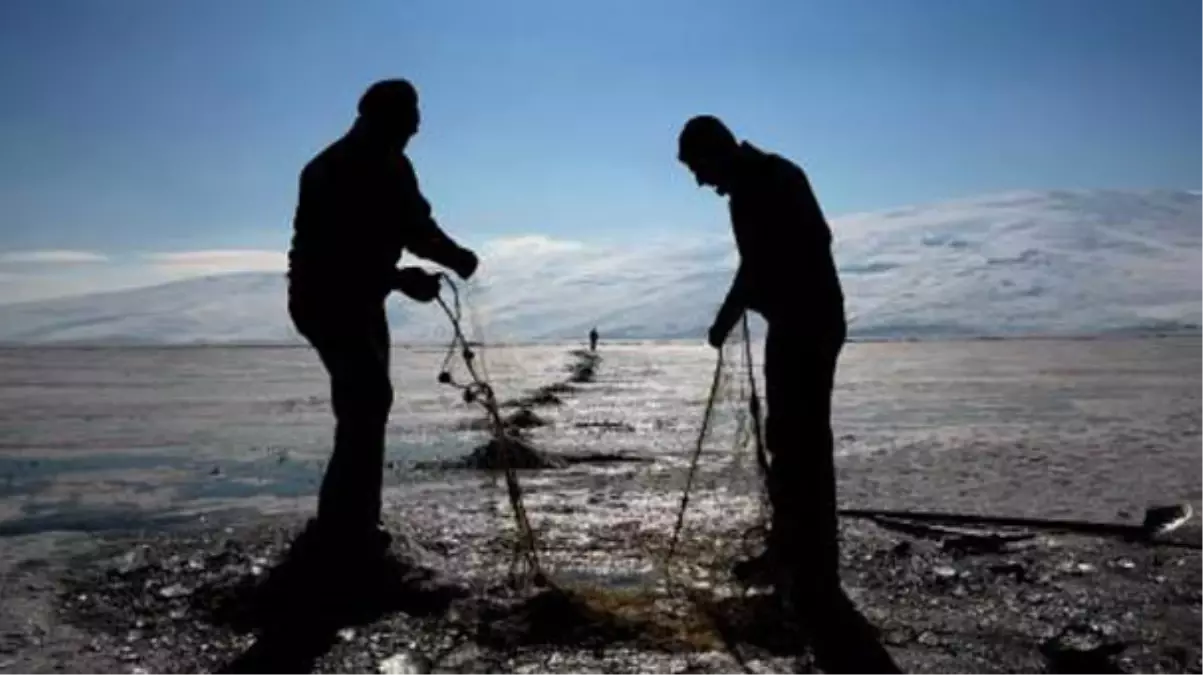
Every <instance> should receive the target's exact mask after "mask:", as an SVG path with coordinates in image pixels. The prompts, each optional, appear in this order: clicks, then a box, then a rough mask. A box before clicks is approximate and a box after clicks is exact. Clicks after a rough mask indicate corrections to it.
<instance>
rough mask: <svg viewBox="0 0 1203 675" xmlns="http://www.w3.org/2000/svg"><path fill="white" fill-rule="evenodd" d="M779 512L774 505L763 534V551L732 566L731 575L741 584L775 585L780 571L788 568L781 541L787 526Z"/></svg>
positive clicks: (754, 585) (783, 545) (785, 548)
mask: <svg viewBox="0 0 1203 675" xmlns="http://www.w3.org/2000/svg"><path fill="white" fill-rule="evenodd" d="M779 513H780V510H779V509H777V508H776V507H774V508H773V515H772V519H771V521H770V524H769V530H768V533H767V534H766V535H765V546H764V551H763V552H761V553H760V555H757V556H754V557H752V558H746V559H744V560H740V561H738V562H736V563H735V565H734V566H733V567H732V569H731V574H732V576H734V577H735V579H736V580H737V581H739V582H740V583H741V584H743V585H745V586H749V587H775V586H777V584H778V582H779V581H780V576H781V574H782V572H784V571H786V570H788V568H789V561H788V560H787V558H788V556H787V555H786V552H787V547H786V545H785V543H784V541H783V540H784V539H785V538H786V536H787V528H786V526H785V523H784V518H783V517H782V516H781V515H779Z"/></svg>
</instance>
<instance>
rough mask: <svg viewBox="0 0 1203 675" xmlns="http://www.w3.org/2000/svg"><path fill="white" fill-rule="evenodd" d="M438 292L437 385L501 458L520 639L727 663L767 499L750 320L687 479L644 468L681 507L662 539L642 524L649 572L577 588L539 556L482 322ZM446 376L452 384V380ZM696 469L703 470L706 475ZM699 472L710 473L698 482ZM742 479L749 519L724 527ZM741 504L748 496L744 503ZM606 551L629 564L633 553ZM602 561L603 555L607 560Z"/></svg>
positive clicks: (711, 404) (688, 444) (712, 391)
mask: <svg viewBox="0 0 1203 675" xmlns="http://www.w3.org/2000/svg"><path fill="white" fill-rule="evenodd" d="M444 286H445V288H447V289H448V291H449V292H448V293H447V295H448V296H449V297H442V296H441V297H439V298H438V304H439V306H440V308H441V309H442V311H443V313H444V314H445V315H446V318H447V320H448V321H449V323H450V325H451V330H452V334H453V337H452V340H451V344H450V345H449V347H448V349H447V352H446V355H445V358H444V360H443V364H442V367H441V369H440V374H439V380H440V382H442V383H443V384H445V385H447V386H451V387H455V388H457V389H459V390H460V391H461V393H462V396H463V398H464V401H465V402H467V403H471V404H477V405H478V406H479V408H480V411H481V412H482V413H483V414H484V416H485V417H486V419H487V422H488V425H487V428H488V432H489V436H490V438H491V443H490V446H491V447H492V448H495V450H496V455H497V466H496V467H494V468H495V470H494V471H491V474H492V476H493V477H494V480H495V482H494V484H496V479H497V478H500V479H501V482H503V483H504V488H505V499H506V505H507V506H508V508H507V509H504V510H502V509H498V510H496V511H495V514H496V517H497V518H499V519H501V518H504V519H505V520H504V522H498V523H497V529H498V530H499V531H503V532H506V533H507V534H509V535H510V539H511V543H512V551H513V553H512V558H511V564H510V569H509V575H510V584H511V586H513V587H515V588H518V589H525V590H526V591H529V592H531V593H532V594H531V595H530V596H529V602H528V604H527V607H526V609H527V612H526V615H525V617H524V620H525V622H526V623H525V624H524V626H523V629H524V630H526V631H528V632H529V633H532V634H534V633H546V634H547V635H538V636H536V635H532V637H538V638H540V639H543V640H544V641H547V640H548V639H549V638H550V637H551V636H550V634H551V633H554V634H555V635H558V636H560V638H562V639H564V640H567V639H568V636H571V642H573V643H574V644H577V645H582V644H587V643H589V642H590V641H595V640H602V641H613V642H619V641H629V642H634V643H638V644H641V645H643V646H645V647H651V648H657V649H666V650H694V651H708V650H713V649H722V648H725V649H727V650H729V651H732V652H733V653H734V652H735V651H736V650H737V644H736V643H737V642H738V639H737V638H736V637H734V636H736V635H738V634H739V632H740V630H739V629H738V627H737V626H735V625H734V623H736V622H739V621H741V619H740V618H739V617H738V616H733V615H732V612H731V611H730V609H731V607H730V601H731V600H732V599H738V598H746V597H747V596H748V594H749V589H746V588H738V587H736V586H733V585H732V584H731V583H729V582H728V581H727V577H729V571H730V568H731V565H732V563H733V562H734V561H736V560H738V559H740V558H747V557H752V556H754V555H756V554H757V553H758V552H759V551H758V549H759V547H760V546H762V545H763V535H764V533H765V530H766V527H765V524H766V522H767V516H768V503H767V496H766V493H765V491H764V490H763V489H762V488H761V487H760V486H761V485H762V484H763V481H762V478H763V471H764V470H765V469H766V466H765V461H766V460H765V454H764V446H763V441H762V433H761V429H762V426H761V425H762V417H761V413H760V406H759V396H758V389H757V378H756V374H757V373H756V369H755V364H754V362H753V359H752V353H753V350H752V345H751V341H750V328H749V325H748V320H747V317H746V316H745V317H744V319H743V321H742V322H741V325H740V326H739V327H738V328H737V329H736V330H735V331H733V332H732V335H731V336H730V338H729V339H728V341H727V342H726V343H725V345H724V346H723V348H722V349H721V350H719V352H718V353H717V358H716V363H715V368H714V372H713V376H712V379H711V382H710V386H709V391H708V392H707V396H706V399H705V408H704V410H703V411H702V414H701V418H700V419H699V420H698V421H697V422H696V426H695V431H696V435H693V436H692V438H689V440H685V439H684V438H683V439H682V440H681V445H682V446H685V447H683V448H682V449H683V450H684V453H683V455H684V458H685V468H684V470H683V471H682V469H681V468H680V467H679V466H669V467H668V468H665V467H663V466H657V465H658V464H659V462H656V463H653V464H651V465H649V466H650V467H652V468H651V469H649V470H648V471H647V472H646V475H645V476H644V478H643V480H644V483H643V485H645V486H646V488H647V489H648V490H649V491H651V492H656V493H658V494H661V495H668V496H670V497H676V496H677V495H679V498H678V500H677V502H676V504H674V506H673V507H672V509H671V510H672V513H671V514H665V515H670V516H671V518H668V519H664V521H663V522H665V523H666V524H667V528H668V529H660V528H654V526H652V525H649V526H648V527H649V529H653V531H648V532H645V533H643V536H640V537H639V539H638V541H637V542H636V546H635V548H636V549H637V550H638V552H639V555H640V556H641V557H642V558H643V561H642V563H643V567H644V568H645V569H650V570H652V573H651V574H647V575H644V576H642V577H641V578H640V580H639V581H638V582H636V583H624V584H621V585H619V584H611V583H606V582H604V581H602V582H598V581H596V580H593V581H589V580H581V579H580V578H579V577H578V576H577V575H573V574H571V573H567V572H568V571H567V570H564V569H562V567H561V565H560V561H561V559H560V558H552V557H548V556H543V555H541V553H542V550H541V547H540V537H539V534H538V532H539V531H540V527H539V523H538V522H537V521H538V518H537V516H536V517H534V518H532V515H531V513H530V512H529V511H528V509H527V506H526V500H525V496H526V493H525V492H524V490H523V487H522V480H521V477H520V474H519V468H517V467H520V466H522V458H521V456H520V453H522V452H525V451H528V450H529V449H530V448H531V447H532V444H531V443H530V441H529V440H526V439H522V440H521V441H520V440H519V439H517V438H516V437H515V436H514V435H513V434H512V433H511V431H510V430H509V429H508V428H507V424H506V421H505V418H504V416H503V414H502V410H501V404H500V403H499V400H498V394H497V392H496V390H495V388H494V386H493V384H492V383H491V382H490V380H489V375H488V369H487V366H486V364H485V358H484V349H485V344H486V342H485V339H484V334H483V331H482V330H481V326H482V321H481V317H480V316H479V315H478V314H477V313H476V312H474V311H472V310H473V305H474V304H475V303H472V302H470V301H469V300H468V299H467V298H466V297H461V294H460V290H459V288H458V287H457V286H456V285H455V283H454V282H452V281H451V280H450V279H447V278H445V277H444ZM464 295H465V296H467V295H468V293H467V292H466V293H465V294H464ZM465 324H469V325H470V326H471V334H472V335H473V336H474V339H470V338H469V333H468V332H467V330H466V329H465ZM593 358H594V359H595V360H594V361H593V363H596V362H597V360H596V357H593ZM453 370H454V371H455V372H456V373H457V376H456V377H453V376H452V374H451V373H452V372H453ZM728 443H730V445H729V446H728V445H727V444H728ZM669 454H672V453H669ZM715 458H717V460H718V461H717V462H715V461H713V460H714V459H715ZM703 460H705V461H706V462H708V463H709V464H708V466H707V467H705V468H704V467H703ZM703 473H708V474H709V475H708V476H707V477H706V478H703V477H702V474H703ZM682 474H684V475H683V476H682ZM682 480H683V481H684V483H683V484H682V483H681V481H682ZM741 480H742V481H755V485H754V486H752V487H751V488H750V489H749V490H747V491H746V494H747V495H748V496H750V498H751V500H752V501H753V504H751V505H750V509H747V508H745V511H748V510H750V511H751V513H750V514H749V513H745V514H744V518H743V519H742V520H743V523H742V524H741V523H739V522H738V521H739V520H740V519H739V518H735V517H732V513H733V510H732V509H731V508H729V504H730V502H731V500H732V498H733V497H734V495H733V494H732V493H731V492H730V491H729V487H730V484H731V483H732V482H734V481H741ZM707 482H708V484H706V483H707ZM745 485H746V483H745ZM747 501H748V499H747V498H746V497H745V499H744V504H745V505H746V504H747ZM702 503H706V504H707V505H708V506H709V508H708V509H706V510H705V511H706V513H708V514H710V515H711V518H710V519H709V520H707V519H698V518H696V517H692V516H696V512H697V511H698V509H697V507H698V505H699V504H702ZM505 511H508V513H506V512H505ZM544 531H545V530H544ZM590 545H591V546H593V544H590ZM615 548H618V547H615ZM597 552H598V551H596V550H595V551H594V553H597ZM614 552H615V553H616V554H620V555H628V556H629V555H630V547H627V549H626V550H624V551H617V550H616V551H614ZM600 553H601V554H602V555H605V554H606V551H605V550H602V551H600ZM724 608H725V609H726V611H724ZM742 620H743V621H745V622H747V621H748V620H749V619H747V618H746V617H745V618H744V619H742ZM743 628H744V629H750V628H751V627H750V626H744V627H743ZM737 658H738V655H737ZM741 661H742V660H741Z"/></svg>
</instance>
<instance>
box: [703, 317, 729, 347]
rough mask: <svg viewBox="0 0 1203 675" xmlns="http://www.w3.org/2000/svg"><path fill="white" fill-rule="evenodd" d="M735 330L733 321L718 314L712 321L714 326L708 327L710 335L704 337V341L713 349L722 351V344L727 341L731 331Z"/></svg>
mask: <svg viewBox="0 0 1203 675" xmlns="http://www.w3.org/2000/svg"><path fill="white" fill-rule="evenodd" d="M732 328H735V320H734V319H732V318H731V317H729V316H726V315H724V314H719V316H718V318H716V319H715V320H714V325H713V326H711V327H710V333H709V335H707V337H706V341H707V342H709V343H710V346H711V347H714V348H715V349H722V347H723V343H724V342H726V341H727V335H729V334H730V333H731V329H732Z"/></svg>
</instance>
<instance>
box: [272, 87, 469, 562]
mask: <svg viewBox="0 0 1203 675" xmlns="http://www.w3.org/2000/svg"><path fill="white" fill-rule="evenodd" d="M418 123H419V113H418V95H417V91H416V90H415V89H414V87H413V86H412V85H411V84H410V83H409V82H407V81H405V80H386V81H382V82H377V83H376V84H373V85H372V86H371V87H370V88H368V90H367V91H366V92H365V93H364V94H363V96H362V97H361V98H360V100H359V116H358V119H356V120H355V123H354V125H353V126H352V127H351V129H350V131H348V132H347V133H346V134H345V135H344V136H343V137H342V138H340V139H338V140H337V141H335V142H334V143H333V144H331V145H330V146H329V147H327V148H326V149H325V150H323V151H322V152H321V153H320V154H318V155H317V157H315V158H313V160H311V161H310V162H309V163H308V164H307V165H306V166H305V169H304V170H303V171H302V172H301V178H300V196H299V199H298V203H297V209H296V216H295V219H294V236H293V240H292V249H291V251H290V252H289V313H290V314H291V316H292V319H293V322H294V323H295V325H296V327H297V330H298V331H299V332H300V333H301V334H302V335H304V336H305V338H306V339H307V340H308V341H309V342H310V343H311V344H312V345H313V347H314V348H315V349H316V350H317V352H318V355H319V356H320V357H321V360H322V363H323V364H324V365H325V367H326V370H327V371H328V372H329V374H330V386H331V401H332V405H333V408H334V416H335V418H336V426H335V433H334V453H333V455H332V456H331V458H330V462H329V465H328V467H327V469H326V474H325V476H324V478H323V480H322V485H321V490H320V494H319V501H318V514H317V518H316V520H314V521H310V524H309V527H308V528H307V530H306V532H305V533H304V534H303V535H302V540H304V539H305V538H306V537H307V538H308V539H309V540H310V541H311V542H312V543H314V544H315V548H316V549H317V550H318V551H329V552H331V553H333V554H334V556H336V557H337V562H340V563H341V562H349V563H353V562H355V561H357V560H362V559H364V558H365V557H367V558H374V557H376V556H379V555H380V554H382V553H383V552H384V551H385V550H386V549H387V548H388V545H389V541H390V539H389V537H388V535H387V533H386V532H384V531H383V530H382V529H381V528H380V526H379V524H380V508H381V495H380V492H381V487H382V482H383V470H384V449H385V428H386V426H387V423H388V417H389V411H390V409H391V407H392V403H393V388H392V384H391V381H390V379H389V349H390V342H391V341H390V338H389V328H388V321H387V318H386V315H385V307H384V301H385V298H386V297H387V296H388V294H389V293H390V292H391V291H393V290H400V291H402V292H404V293H405V294H406V295H408V296H409V297H411V298H413V299H415V300H418V301H419V302H430V301H431V300H433V299H434V298H435V296H436V295H437V294H438V291H439V281H438V278H437V277H436V276H434V275H429V274H427V273H426V272H424V271H423V270H421V269H420V268H417V267H409V268H403V269H397V264H398V262H399V261H400V259H401V253H402V251H403V250H409V251H410V252H412V253H413V254H415V255H417V256H420V257H422V258H425V259H427V260H430V261H433V262H435V263H438V264H440V265H443V266H445V267H448V268H450V269H452V270H454V271H455V272H456V273H457V274H458V275H459V276H460V277H462V278H465V279H466V278H468V277H470V276H471V275H472V274H473V272H474V271H475V270H476V266H477V258H476V255H475V254H473V253H472V252H471V251H469V250H467V249H465V248H463V247H461V246H459V245H457V244H456V243H455V242H453V241H452V240H451V239H450V238H449V237H448V236H447V235H446V234H445V233H444V232H443V231H442V230H441V229H440V228H439V226H438V225H437V224H436V223H435V221H434V219H433V218H432V217H431V208H430V204H429V203H427V201H426V199H425V198H424V197H423V196H422V193H421V191H420V190H419V188H418V181H417V177H416V175H415V174H414V170H413V167H412V166H411V165H410V162H409V159H408V158H407V157H406V156H405V147H406V144H407V143H408V142H409V139H410V138H412V137H413V136H414V135H415V134H416V133H417V131H418ZM307 550H314V549H307Z"/></svg>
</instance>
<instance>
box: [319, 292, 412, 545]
mask: <svg viewBox="0 0 1203 675" xmlns="http://www.w3.org/2000/svg"><path fill="white" fill-rule="evenodd" d="M324 333H325V335H324V336H323V338H322V339H321V340H318V341H316V343H315V346H316V347H317V349H318V353H319V355H320V356H321V359H322V362H323V363H324V364H325V366H326V370H327V371H328V372H329V373H330V388H331V402H332V406H333V408H334V416H335V419H336V422H335V432H334V452H333V454H332V455H331V457H330V462H329V464H328V465H327V467H326V474H325V476H324V477H323V479H322V486H321V490H320V493H319V497H318V522H319V524H320V525H321V527H322V528H323V530H327V531H329V532H332V533H335V534H337V535H338V536H339V538H346V539H351V540H356V539H360V538H363V540H364V541H365V542H366V541H371V539H372V537H374V536H375V533H376V527H377V525H378V523H379V522H380V508H381V501H380V492H381V488H382V483H383V477H384V476H383V475H384V449H385V431H386V428H387V425H388V415H389V411H390V409H391V408H392V403H393V388H392V384H391V382H390V379H389V339H388V325H387V323H386V320H385V316H384V310H383V308H382V307H381V308H372V309H370V310H366V311H363V312H359V313H356V314H353V315H351V314H348V315H344V318H342V323H341V325H339V326H337V327H334V328H333V329H332V330H328V331H324Z"/></svg>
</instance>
